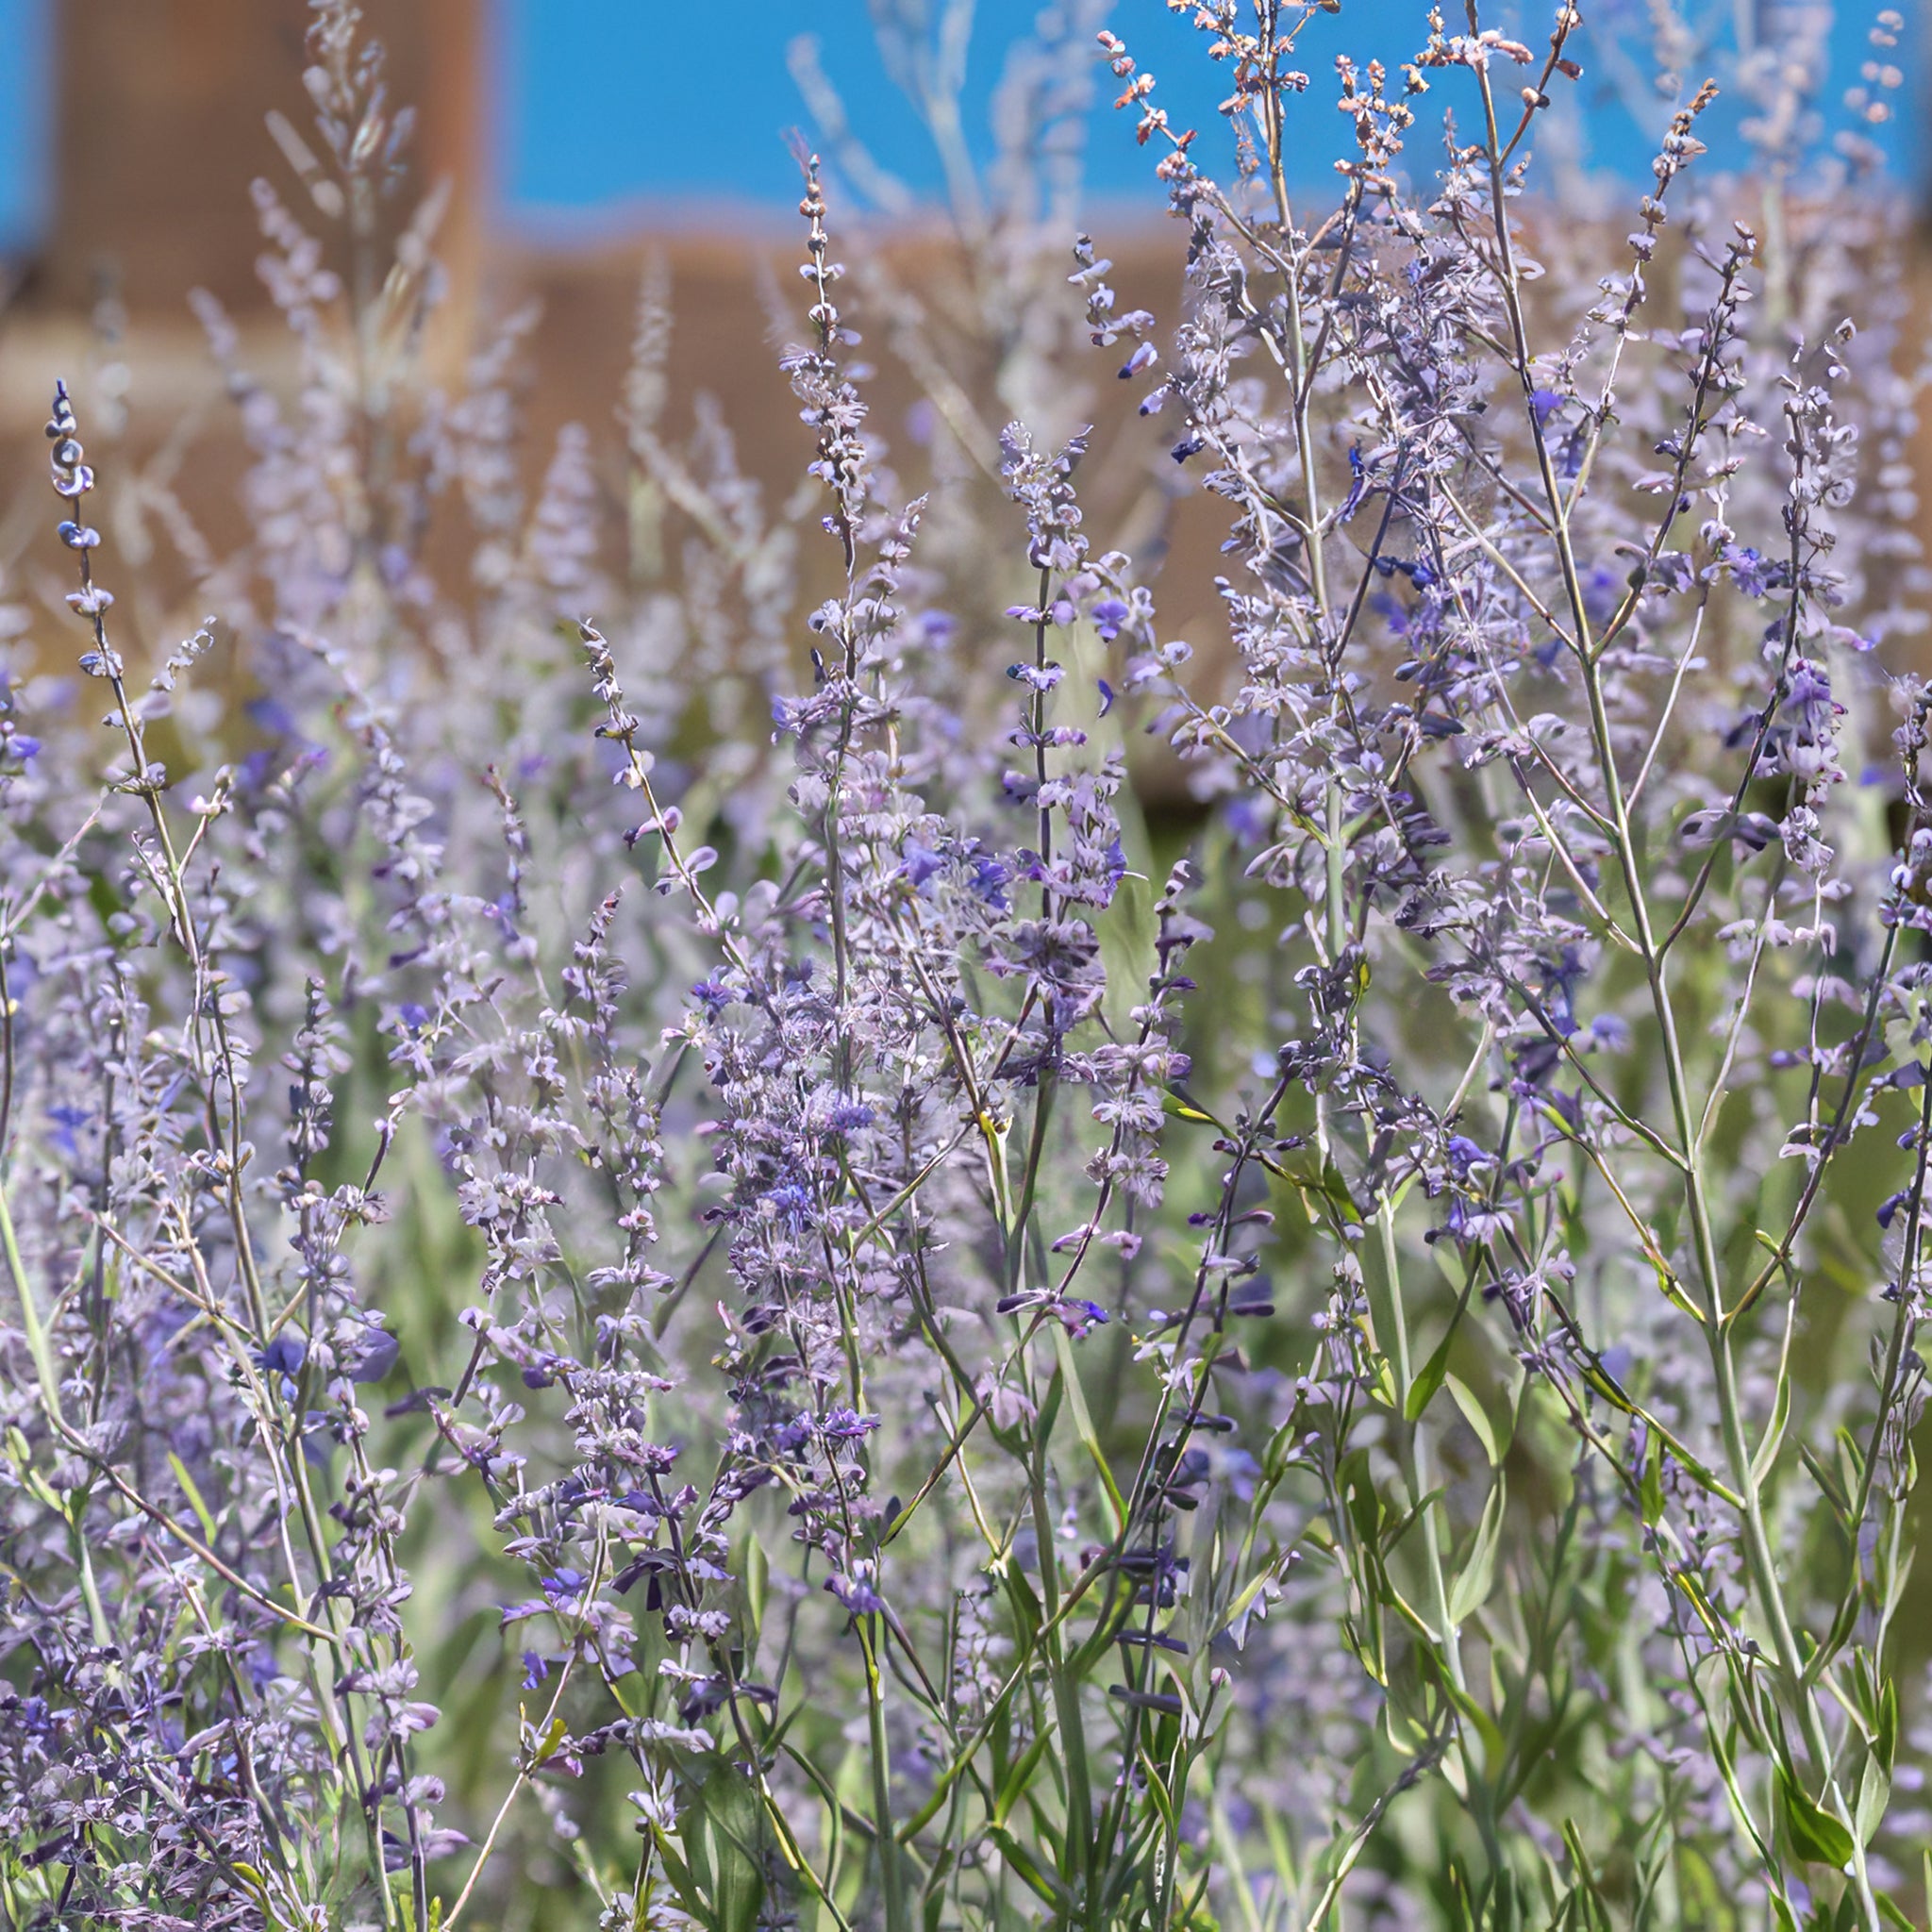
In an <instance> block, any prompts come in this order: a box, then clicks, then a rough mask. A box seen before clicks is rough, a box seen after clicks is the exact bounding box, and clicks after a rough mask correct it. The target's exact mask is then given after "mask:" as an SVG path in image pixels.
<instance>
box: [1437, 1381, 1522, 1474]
mask: <svg viewBox="0 0 1932 1932" xmlns="http://www.w3.org/2000/svg"><path fill="white" fill-rule="evenodd" d="M1442 1380H1443V1386H1444V1387H1445V1388H1447V1390H1448V1391H1449V1394H1450V1398H1451V1400H1452V1401H1454V1403H1455V1404H1456V1406H1457V1408H1459V1409H1460V1410H1461V1411H1462V1420H1463V1421H1464V1422H1466V1423H1467V1424H1469V1425H1470V1427H1471V1428H1472V1429H1474V1431H1475V1439H1476V1441H1478V1442H1480V1443H1481V1444H1482V1445H1483V1454H1484V1455H1485V1456H1487V1457H1489V1458H1490V1467H1491V1469H1500V1468H1501V1467H1502V1464H1503V1450H1504V1448H1505V1447H1506V1446H1507V1445H1506V1444H1503V1443H1500V1442H1498V1441H1497V1439H1496V1426H1495V1424H1493V1423H1492V1422H1491V1420H1490V1412H1489V1410H1488V1409H1486V1408H1485V1407H1483V1405H1482V1402H1481V1400H1480V1399H1479V1398H1478V1396H1477V1395H1476V1392H1475V1391H1474V1389H1472V1388H1471V1387H1470V1386H1469V1384H1468V1383H1467V1382H1465V1381H1464V1380H1463V1379H1462V1378H1461V1376H1459V1375H1445V1376H1444V1377H1443V1378H1442Z"/></svg>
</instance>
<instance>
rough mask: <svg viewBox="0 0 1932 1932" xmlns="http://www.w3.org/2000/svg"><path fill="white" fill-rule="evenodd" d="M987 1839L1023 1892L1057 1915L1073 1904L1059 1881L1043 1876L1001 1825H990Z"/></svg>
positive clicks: (1023, 1849) (1025, 1851) (1017, 1841)
mask: <svg viewBox="0 0 1932 1932" xmlns="http://www.w3.org/2000/svg"><path fill="white" fill-rule="evenodd" d="M987 1836H988V1837H989V1838H990V1839H991V1840H992V1841H993V1843H994V1844H996V1845H997V1846H998V1847H999V1849H1000V1856H1001V1857H1003V1858H1005V1859H1006V1861H1007V1863H1008V1865H1009V1866H1010V1867H1011V1868H1012V1871H1013V1874H1014V1876H1015V1877H1017V1878H1018V1879H1019V1880H1020V1882H1021V1883H1022V1884H1023V1885H1024V1886H1025V1887H1026V1889H1027V1890H1029V1891H1031V1892H1032V1893H1034V1894H1035V1896H1036V1897H1038V1898H1040V1899H1041V1900H1042V1901H1044V1903H1046V1904H1047V1905H1049V1906H1051V1907H1053V1908H1054V1910H1055V1911H1056V1912H1065V1911H1066V1910H1067V1909H1068V1907H1069V1906H1070V1905H1071V1904H1072V1902H1073V1894H1072V1893H1071V1892H1069V1891H1068V1890H1067V1889H1066V1887H1065V1886H1064V1885H1062V1884H1061V1883H1060V1882H1059V1880H1058V1879H1057V1878H1054V1877H1052V1876H1051V1875H1050V1874H1047V1873H1045V1872H1042V1871H1041V1869H1040V1867H1039V1865H1038V1864H1037V1863H1035V1861H1034V1858H1033V1855H1032V1853H1030V1852H1029V1851H1028V1850H1027V1849H1026V1847H1025V1846H1024V1845H1023V1844H1022V1843H1021V1842H1020V1840H1018V1839H1016V1838H1015V1837H1014V1836H1013V1834H1012V1833H1011V1832H1010V1831H1008V1830H1007V1829H1006V1827H1005V1826H1004V1825H998V1824H995V1825H992V1826H991V1827H990V1828H989V1829H988V1832H987Z"/></svg>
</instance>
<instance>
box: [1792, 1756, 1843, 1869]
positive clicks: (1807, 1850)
mask: <svg viewBox="0 0 1932 1932" xmlns="http://www.w3.org/2000/svg"><path fill="white" fill-rule="evenodd" d="M1776 1775H1777V1799H1778V1815H1779V1816H1780V1817H1781V1818H1782V1819H1783V1821H1784V1827H1785V1834H1786V1836H1787V1837H1788V1838H1790V1841H1791V1849H1792V1850H1793V1851H1794V1852H1796V1853H1797V1855H1798V1856H1799V1857H1801V1858H1805V1859H1808V1860H1809V1861H1810V1862H1811V1863H1812V1864H1814V1865H1829V1866H1830V1867H1831V1868H1832V1870H1833V1871H1835V1872H1841V1871H1843V1869H1844V1868H1845V1866H1846V1865H1848V1864H1849V1863H1850V1862H1851V1857H1852V1852H1853V1849H1854V1847H1853V1844H1852V1835H1851V1833H1850V1832H1848V1831H1847V1830H1846V1829H1845V1828H1844V1826H1843V1824H1840V1821H1839V1820H1838V1819H1836V1818H1834V1817H1833V1816H1832V1815H1831V1813H1830V1812H1829V1811H1827V1810H1825V1809H1824V1807H1822V1806H1820V1805H1819V1804H1817V1803H1816V1802H1815V1801H1814V1800H1813V1799H1812V1797H1811V1794H1810V1793H1809V1792H1808V1791H1807V1790H1805V1789H1804V1787H1803V1786H1802V1785H1800V1784H1798V1783H1797V1781H1796V1780H1795V1779H1793V1778H1792V1777H1791V1776H1790V1774H1788V1773H1787V1772H1786V1771H1785V1769H1784V1767H1783V1766H1782V1765H1780V1766H1778V1768H1777V1774H1776Z"/></svg>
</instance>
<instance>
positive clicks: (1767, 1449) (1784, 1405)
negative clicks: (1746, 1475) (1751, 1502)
mask: <svg viewBox="0 0 1932 1932" xmlns="http://www.w3.org/2000/svg"><path fill="white" fill-rule="evenodd" d="M1790 1419H1791V1378H1790V1375H1788V1374H1780V1375H1779V1376H1778V1378H1777V1400H1776V1401H1775V1402H1774V1404H1773V1406H1772V1411H1771V1425H1770V1427H1769V1428H1767V1429H1766V1430H1765V1432H1764V1440H1763V1441H1761V1442H1760V1443H1758V1445H1757V1455H1755V1456H1754V1457H1752V1458H1751V1481H1752V1484H1753V1486H1754V1487H1756V1488H1761V1487H1762V1486H1763V1483H1764V1479H1765V1477H1766V1476H1767V1475H1769V1474H1771V1466H1772V1464H1773V1463H1774V1462H1775V1461H1776V1460H1777V1452H1778V1450H1779V1448H1780V1447H1781V1446H1782V1445H1783V1442H1784V1440H1785V1424H1787V1423H1788V1422H1790Z"/></svg>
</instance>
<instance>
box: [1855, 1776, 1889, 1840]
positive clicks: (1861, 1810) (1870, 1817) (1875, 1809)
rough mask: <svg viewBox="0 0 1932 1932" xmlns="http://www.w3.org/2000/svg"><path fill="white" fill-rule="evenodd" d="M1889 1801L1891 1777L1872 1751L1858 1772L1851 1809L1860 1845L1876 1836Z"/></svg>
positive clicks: (1882, 1822) (1883, 1821)
mask: <svg viewBox="0 0 1932 1932" xmlns="http://www.w3.org/2000/svg"><path fill="white" fill-rule="evenodd" d="M1890 1803H1891V1779H1890V1777H1889V1776H1888V1775H1887V1774H1886V1771H1885V1767H1884V1766H1883V1765H1882V1764H1880V1763H1879V1761H1878V1757H1877V1755H1876V1753H1874V1754H1873V1755H1872V1756H1871V1757H1867V1758H1866V1759H1865V1769H1864V1770H1863V1772H1861V1773H1860V1774H1859V1776H1858V1802H1857V1805H1856V1806H1855V1807H1853V1810H1852V1823H1853V1824H1854V1825H1855V1826H1856V1827H1857V1833H1858V1842H1859V1843H1860V1844H1861V1845H1869V1844H1870V1843H1871V1842H1872V1840H1874V1838H1876V1837H1877V1836H1878V1827H1879V1826H1880V1825H1881V1824H1884V1823H1885V1808H1886V1807H1887V1806H1888V1805H1890Z"/></svg>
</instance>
